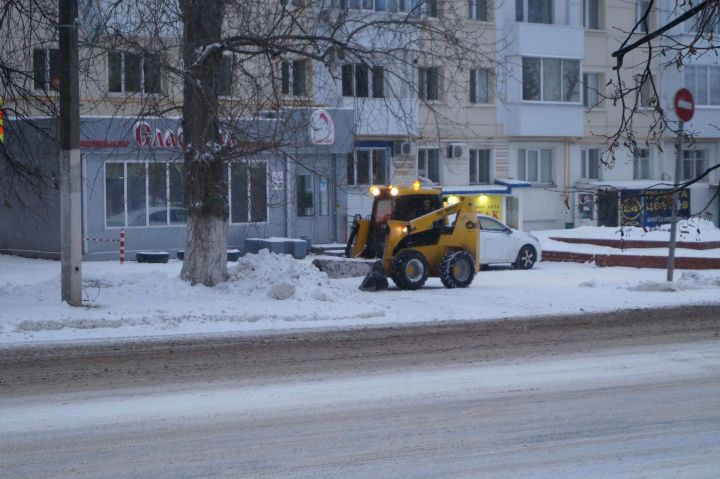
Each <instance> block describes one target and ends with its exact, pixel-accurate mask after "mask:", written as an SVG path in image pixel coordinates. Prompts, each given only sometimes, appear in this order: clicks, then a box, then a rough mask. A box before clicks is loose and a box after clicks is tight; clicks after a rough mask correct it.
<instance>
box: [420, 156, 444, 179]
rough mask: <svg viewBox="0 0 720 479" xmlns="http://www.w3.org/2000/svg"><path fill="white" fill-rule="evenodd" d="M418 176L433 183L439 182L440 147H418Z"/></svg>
mask: <svg viewBox="0 0 720 479" xmlns="http://www.w3.org/2000/svg"><path fill="white" fill-rule="evenodd" d="M417 172H418V176H422V177H423V178H427V179H428V180H430V181H432V182H433V183H440V149H439V148H419V149H418V156H417Z"/></svg>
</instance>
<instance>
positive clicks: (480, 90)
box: [470, 68, 490, 103]
mask: <svg viewBox="0 0 720 479" xmlns="http://www.w3.org/2000/svg"><path fill="white" fill-rule="evenodd" d="M470 103H490V70H487V69H485V68H474V69H472V70H470Z"/></svg>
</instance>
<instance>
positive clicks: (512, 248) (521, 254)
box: [478, 215, 542, 269]
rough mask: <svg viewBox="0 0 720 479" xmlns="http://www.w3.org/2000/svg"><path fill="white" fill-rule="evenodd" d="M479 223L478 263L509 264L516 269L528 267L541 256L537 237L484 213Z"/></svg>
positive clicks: (483, 264)
mask: <svg viewBox="0 0 720 479" xmlns="http://www.w3.org/2000/svg"><path fill="white" fill-rule="evenodd" d="M478 222H479V223H480V264H481V265H482V266H487V265H491V264H508V263H509V264H511V265H512V266H513V267H515V268H517V269H530V268H532V267H533V266H534V265H535V262H537V261H540V259H541V258H542V248H541V247H540V240H538V238H537V237H535V236H533V235H531V234H527V233H523V232H522V231H518V230H516V229H513V228H510V227H509V226H506V225H504V224H503V223H501V222H499V221H498V220H496V219H494V218H492V217H490V216H485V215H478Z"/></svg>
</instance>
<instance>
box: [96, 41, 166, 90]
mask: <svg viewBox="0 0 720 479" xmlns="http://www.w3.org/2000/svg"><path fill="white" fill-rule="evenodd" d="M108 89H109V91H110V92H113V93H160V56H159V55H156V54H140V53H129V52H117V51H112V52H109V53H108Z"/></svg>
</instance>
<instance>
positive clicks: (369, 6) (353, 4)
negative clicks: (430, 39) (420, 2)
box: [338, 0, 410, 13]
mask: <svg viewBox="0 0 720 479" xmlns="http://www.w3.org/2000/svg"><path fill="white" fill-rule="evenodd" d="M338 4H339V5H340V8H351V9H353V10H374V11H376V12H386V11H387V12H391V13H395V12H407V11H408V8H409V7H410V0H339V2H338Z"/></svg>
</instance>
